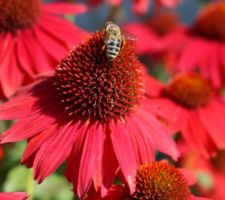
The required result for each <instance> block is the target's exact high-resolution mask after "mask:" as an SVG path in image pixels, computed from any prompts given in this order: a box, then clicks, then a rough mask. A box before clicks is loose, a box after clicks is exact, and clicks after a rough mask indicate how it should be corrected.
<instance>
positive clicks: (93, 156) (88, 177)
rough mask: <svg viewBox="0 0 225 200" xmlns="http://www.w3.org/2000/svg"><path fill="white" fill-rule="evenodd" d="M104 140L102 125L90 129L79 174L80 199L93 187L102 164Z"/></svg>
mask: <svg viewBox="0 0 225 200" xmlns="http://www.w3.org/2000/svg"><path fill="white" fill-rule="evenodd" d="M104 140H105V134H104V130H103V127H102V126H101V125H98V124H93V125H90V127H88V129H87V133H86V138H85V141H84V147H83V151H82V157H81V161H80V166H79V173H78V184H77V194H78V196H79V197H83V196H84V195H85V193H86V192H87V190H88V189H89V187H90V186H91V183H92V180H93V178H94V175H95V174H96V172H97V167H98V166H99V163H101V158H102V153H103V142H104Z"/></svg>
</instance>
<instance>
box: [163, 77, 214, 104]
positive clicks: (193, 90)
mask: <svg viewBox="0 0 225 200" xmlns="http://www.w3.org/2000/svg"><path fill="white" fill-rule="evenodd" d="M164 94H165V95H166V96H167V97H169V98H170V99H172V100H173V101H175V102H176V103H178V104H181V105H182V106H185V107H187V108H196V107H199V106H206V105H207V104H208V103H209V101H210V100H211V98H212V96H213V90H212V87H211V85H210V84H209V82H208V81H207V80H205V79H204V78H203V77H201V76H200V75H198V74H191V73H190V74H181V75H178V76H177V77H175V78H174V79H173V80H172V81H171V82H170V83H169V84H168V85H167V86H166V87H165V89H164Z"/></svg>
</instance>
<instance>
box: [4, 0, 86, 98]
mask: <svg viewBox="0 0 225 200" xmlns="http://www.w3.org/2000/svg"><path fill="white" fill-rule="evenodd" d="M85 9H86V7H85V6H83V5H80V4H77V5H72V4H64V3H60V4H56V3H49V4H45V5H44V4H43V5H42V3H41V0H0V97H1V98H4V97H9V96H11V95H12V94H13V93H14V92H15V91H16V90H17V89H18V88H19V87H20V86H22V85H25V84H27V83H30V82H31V81H32V80H34V77H35V75H36V74H38V73H43V72H45V71H46V70H50V69H52V68H55V67H56V64H57V63H58V61H59V60H60V59H61V58H62V57H63V56H65V55H66V53H67V51H68V49H70V48H71V47H72V46H73V45H75V44H77V43H78V42H79V41H80V40H81V39H82V38H83V37H84V34H85V31H83V30H81V29H79V28H78V27H76V26H73V25H72V24H71V23H69V22H68V21H66V20H64V19H61V18H60V17H59V16H57V15H58V14H59V15H62V14H79V13H82V12H84V11H85Z"/></svg>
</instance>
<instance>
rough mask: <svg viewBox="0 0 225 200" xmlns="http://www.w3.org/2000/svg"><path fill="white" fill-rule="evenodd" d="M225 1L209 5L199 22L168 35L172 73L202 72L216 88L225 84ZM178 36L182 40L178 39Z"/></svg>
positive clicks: (203, 11) (169, 60)
mask: <svg viewBox="0 0 225 200" xmlns="http://www.w3.org/2000/svg"><path fill="white" fill-rule="evenodd" d="M224 10H225V2H224V1H221V2H213V3H209V4H207V5H206V6H205V7H203V9H202V10H201V11H200V13H199V16H198V18H197V20H196V22H195V23H194V24H193V25H192V26H191V27H189V28H183V31H180V30H179V31H178V32H177V31H174V32H172V33H171V34H170V36H168V39H167V40H170V43H168V44H167V47H166V48H167V50H168V58H167V62H168V65H169V68H170V69H172V70H173V71H174V70H175V71H182V72H183V71H193V70H197V71H200V73H201V74H203V75H204V76H205V77H206V78H208V79H210V80H211V81H212V83H213V85H214V87H216V88H220V87H221V86H223V85H224V74H225V59H224V58H225V30H224V26H225V20H224V18H225V12H224ZM178 37H179V39H178Z"/></svg>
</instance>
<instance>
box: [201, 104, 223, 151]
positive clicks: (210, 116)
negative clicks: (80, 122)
mask: <svg viewBox="0 0 225 200" xmlns="http://www.w3.org/2000/svg"><path fill="white" fill-rule="evenodd" d="M214 101H215V102H212V103H211V104H209V105H208V107H205V108H201V109H199V110H198V111H199V117H200V120H201V123H202V125H203V127H204V128H205V129H206V131H207V132H208V134H209V135H210V138H212V139H213V141H214V142H215V144H216V146H217V147H218V148H223V149H224V148H225V135H224V130H225V124H224V117H225V109H224V103H219V101H218V102H216V100H214Z"/></svg>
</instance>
